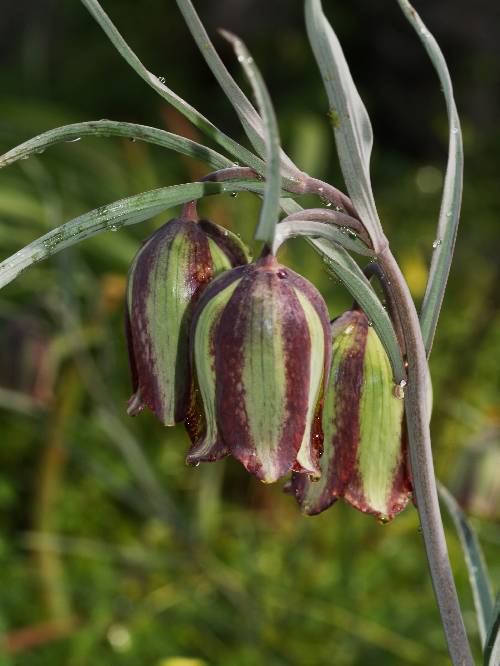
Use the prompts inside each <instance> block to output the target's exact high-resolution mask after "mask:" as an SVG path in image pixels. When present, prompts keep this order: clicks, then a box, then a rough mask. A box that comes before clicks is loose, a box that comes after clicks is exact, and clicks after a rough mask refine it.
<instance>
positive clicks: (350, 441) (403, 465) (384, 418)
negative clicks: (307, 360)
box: [292, 310, 411, 522]
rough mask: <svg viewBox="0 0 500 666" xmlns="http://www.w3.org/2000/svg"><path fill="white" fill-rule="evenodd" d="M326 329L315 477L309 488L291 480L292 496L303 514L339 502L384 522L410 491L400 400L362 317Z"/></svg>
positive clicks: (344, 317) (351, 315)
mask: <svg viewBox="0 0 500 666" xmlns="http://www.w3.org/2000/svg"><path fill="white" fill-rule="evenodd" d="M332 329H333V331H332V332H333V340H334V341H333V358H332V370H331V378H330V383H329V387H328V391H327V393H326V396H325V406H324V411H323V430H324V433H325V444H324V453H323V456H322V458H321V460H320V466H321V469H322V477H321V479H320V480H319V481H318V482H317V483H310V481H309V480H308V479H306V478H303V477H300V476H298V475H294V478H293V482H292V492H293V493H294V494H295V496H296V498H297V500H298V501H299V503H300V504H301V507H302V510H303V511H304V512H305V513H307V514H309V515H313V514H316V513H320V512H321V511H323V510H325V509H326V508H328V507H329V506H330V505H331V504H332V503H333V502H335V501H336V499H338V498H340V497H343V498H344V499H345V500H346V501H347V502H349V503H350V504H351V505H352V506H354V507H355V508H357V509H359V510H360V511H362V512H364V513H370V514H372V515H375V516H376V517H378V518H379V519H380V520H381V521H383V522H386V521H388V520H391V519H392V518H393V517H394V516H395V515H396V514H397V513H399V512H400V511H402V510H403V508H404V507H405V506H406V504H407V502H408V500H409V497H410V491H411V484H410V480H409V475H408V467H407V461H406V455H405V450H404V443H403V436H402V418H403V401H402V400H400V399H398V398H397V397H395V395H394V385H393V380H392V371H391V368H390V363H389V360H388V358H387V355H386V353H385V350H384V349H383V347H382V344H381V342H380V340H379V339H378V336H377V334H376V333H375V331H374V330H373V329H372V328H371V327H369V325H368V319H367V317H366V315H364V313H362V312H360V311H358V310H351V311H349V312H347V313H345V314H344V315H342V317H340V318H339V319H337V320H336V321H335V322H334V323H333V325H332Z"/></svg>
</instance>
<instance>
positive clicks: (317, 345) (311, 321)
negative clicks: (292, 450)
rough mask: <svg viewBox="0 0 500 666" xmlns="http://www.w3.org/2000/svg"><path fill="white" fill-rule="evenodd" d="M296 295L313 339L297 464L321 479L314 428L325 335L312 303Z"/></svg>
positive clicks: (320, 385) (321, 380) (296, 292)
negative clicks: (313, 436)
mask: <svg viewBox="0 0 500 666" xmlns="http://www.w3.org/2000/svg"><path fill="white" fill-rule="evenodd" d="M295 295H296V296H297V298H298V300H299V303H300V305H301V307H302V309H303V310H304V316H305V319H306V322H307V327H308V329H309V336H310V339H311V343H310V344H311V369H310V376H309V399H308V405H307V419H306V428H305V431H304V436H303V438H302V442H301V445H300V449H299V452H298V454H297V463H298V464H299V465H300V466H301V467H302V468H303V469H304V470H306V471H310V472H311V473H313V474H315V476H318V477H319V472H318V469H317V463H316V461H315V459H314V451H313V448H312V428H313V423H314V418H315V415H316V410H317V406H318V400H319V399H320V395H321V389H322V382H323V370H324V363H325V333H324V330H323V324H322V322H321V319H320V317H319V315H318V313H317V311H316V308H315V307H314V306H313V305H312V303H311V301H310V300H309V299H308V298H307V297H306V296H305V295H304V294H303V293H302V292H301V291H299V290H298V289H297V288H295Z"/></svg>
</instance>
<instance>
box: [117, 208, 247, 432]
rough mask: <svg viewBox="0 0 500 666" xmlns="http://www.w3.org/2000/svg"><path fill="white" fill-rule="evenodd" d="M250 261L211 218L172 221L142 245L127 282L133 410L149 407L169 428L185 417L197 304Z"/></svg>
mask: <svg viewBox="0 0 500 666" xmlns="http://www.w3.org/2000/svg"><path fill="white" fill-rule="evenodd" d="M247 261H248V255H247V252H246V249H245V247H244V246H243V244H242V243H241V241H240V240H239V238H238V237H237V236H235V235H234V234H232V233H231V232H229V231H226V230H225V229H222V228H221V227H218V226H217V225H215V224H213V223H212V222H208V221H206V220H201V221H200V222H194V221H191V220H187V219H182V218H180V219H174V220H170V222H167V223H166V224H165V225H163V226H162V227H160V228H159V229H158V230H157V231H156V232H155V233H154V234H153V235H152V236H151V237H150V238H149V239H148V240H147V241H146V242H145V243H144V245H143V246H142V248H141V249H140V250H139V252H138V253H137V255H136V257H135V259H134V261H133V263H132V266H131V268H130V270H129V276H128V287H127V306H126V329H127V340H128V346H129V358H130V367H131V371H132V382H133V391H134V393H133V395H132V397H131V398H130V401H129V408H128V413H129V414H131V415H135V414H138V413H139V412H140V411H141V410H142V409H143V408H144V407H145V406H147V407H149V409H151V410H152V411H153V412H154V413H155V414H156V416H157V417H158V418H159V419H160V421H161V422H162V423H164V424H165V425H174V423H177V422H179V421H182V420H183V419H184V418H185V416H186V410H187V407H188V404H189V396H190V394H191V372H190V364H189V327H190V323H191V316H192V310H193V305H194V303H195V301H196V300H197V298H198V297H199V295H200V293H201V291H202V290H203V289H204V288H205V286H206V285H207V284H208V283H209V282H210V281H211V280H212V278H213V277H215V276H217V275H218V274H219V273H221V272H223V271H225V270H228V269H231V268H233V267H235V266H238V265H240V264H245V263H247Z"/></svg>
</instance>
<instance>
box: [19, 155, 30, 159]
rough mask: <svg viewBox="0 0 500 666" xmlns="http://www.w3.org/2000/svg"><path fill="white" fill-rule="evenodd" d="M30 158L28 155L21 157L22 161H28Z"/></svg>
mask: <svg viewBox="0 0 500 666" xmlns="http://www.w3.org/2000/svg"><path fill="white" fill-rule="evenodd" d="M29 158H30V156H29V155H23V156H22V157H21V159H22V160H29Z"/></svg>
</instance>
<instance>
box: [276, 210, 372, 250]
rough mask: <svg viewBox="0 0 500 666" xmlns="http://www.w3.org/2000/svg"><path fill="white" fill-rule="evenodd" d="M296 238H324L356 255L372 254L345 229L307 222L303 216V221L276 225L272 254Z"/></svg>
mask: <svg viewBox="0 0 500 666" xmlns="http://www.w3.org/2000/svg"><path fill="white" fill-rule="evenodd" d="M297 236H308V237H309V238H316V237H319V238H324V239H325V240H328V241H330V242H331V243H337V244H338V245H342V247H345V248H346V250H352V251H353V252H357V253H358V254H362V255H365V256H371V255H372V254H373V250H371V249H370V248H368V247H366V245H365V244H364V243H363V242H362V241H361V240H359V238H358V237H357V236H356V234H353V235H350V234H349V233H347V231H346V230H345V227H338V226H335V225H333V224H326V223H325V222H316V221H314V220H308V219H307V217H306V216H304V219H302V220H298V219H293V220H282V221H281V222H280V223H279V224H278V226H277V227H276V235H275V237H274V244H273V248H272V250H273V254H276V252H277V251H278V249H279V247H280V246H281V245H283V243H284V242H285V241H287V240H288V239H289V238H296V237H297Z"/></svg>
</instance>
